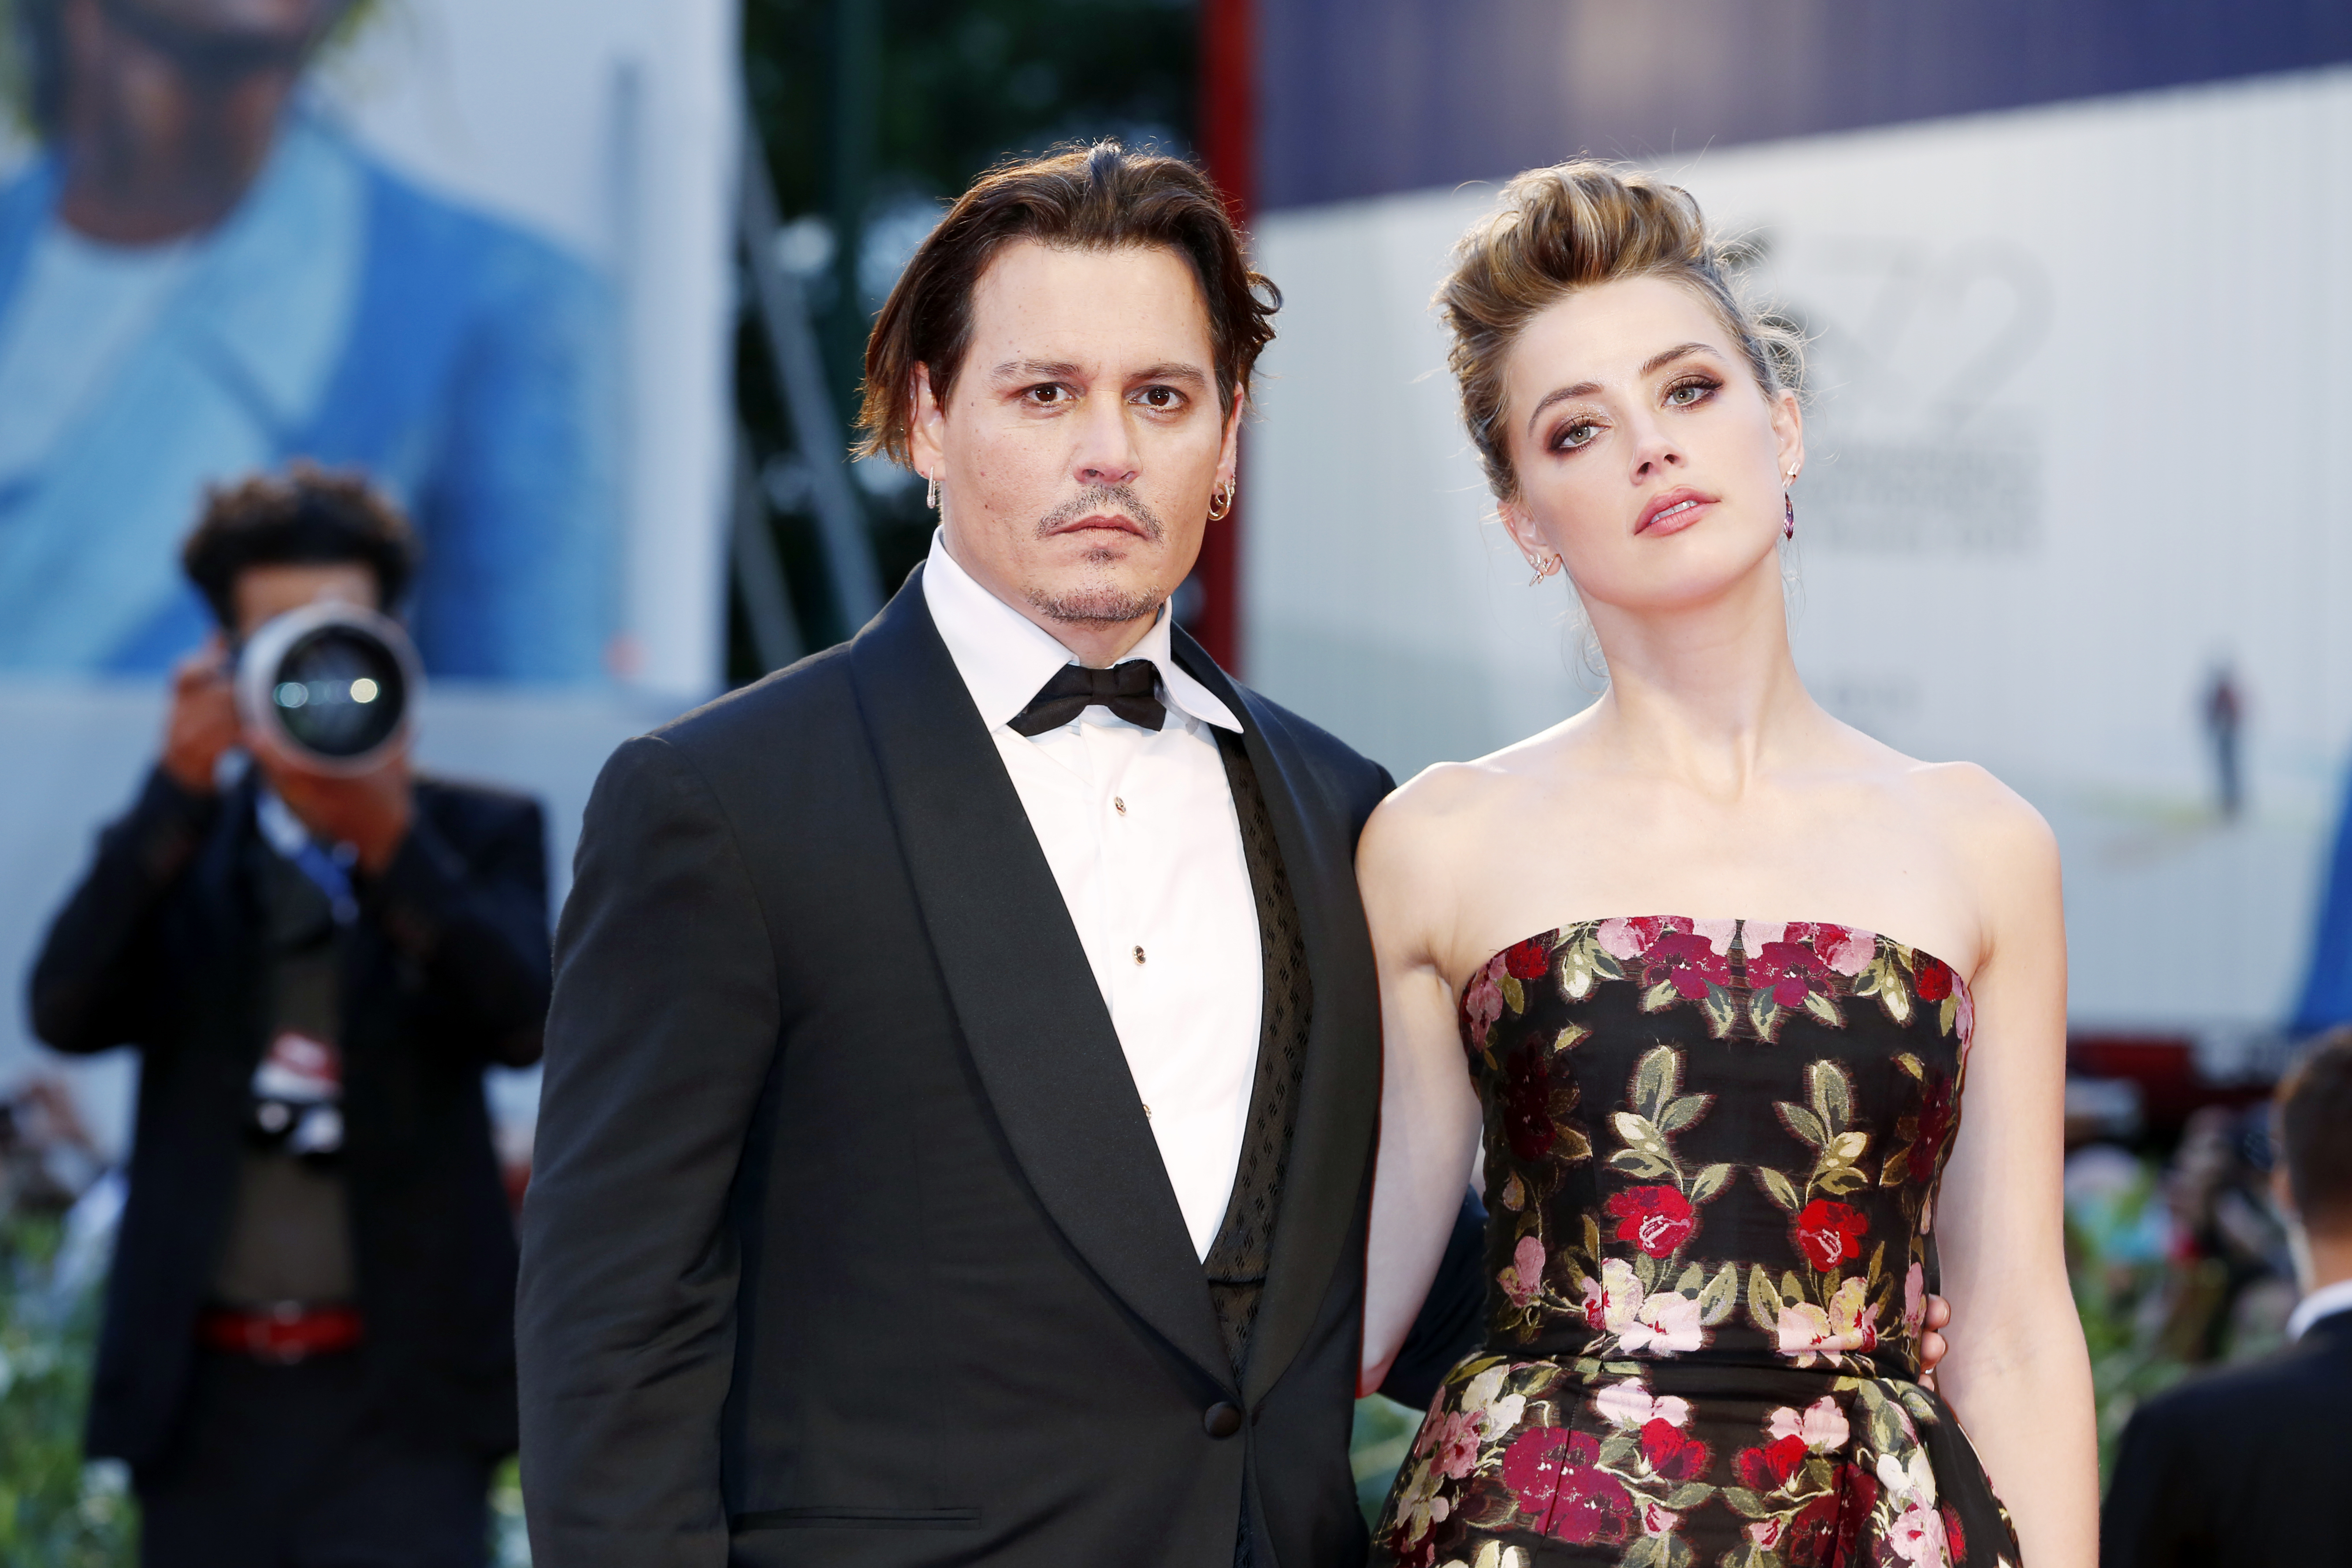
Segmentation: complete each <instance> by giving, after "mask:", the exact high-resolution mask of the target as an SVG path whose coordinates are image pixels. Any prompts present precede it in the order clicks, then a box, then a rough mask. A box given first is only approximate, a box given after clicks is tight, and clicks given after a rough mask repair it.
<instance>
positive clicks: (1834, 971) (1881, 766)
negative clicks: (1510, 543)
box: [1359, 163, 2097, 1568]
mask: <svg viewBox="0 0 2352 1568" xmlns="http://www.w3.org/2000/svg"><path fill="white" fill-rule="evenodd" d="M1440 301H1441V303H1442V305H1443V306H1444V311H1445V314H1446V317H1447V320H1448V323H1449V325H1450V326H1451V327H1452V328H1453V330H1454V342H1455V347H1454V354H1453V365H1454V371H1455V373H1456V375H1457V377H1458V378H1459V379H1460V381H1461V384H1462V390H1463V400H1464V405H1465V418H1466V422H1467V423H1468V425H1469V426H1470V431H1471V435H1472V437H1473V440H1474V442H1475V444H1476V446H1477V447H1478V449H1479V452H1480V454H1481V456H1482V458H1484V459H1485V462H1486V469H1487V474H1488V478H1489V480H1490V482H1491V483H1492V484H1493V486H1494V489H1495V491H1496V496H1497V498H1498V499H1499V500H1500V501H1501V503H1502V504H1501V514H1502V520H1503V521H1504V523H1505V525H1506V526H1507V529H1508V530H1509V532H1510V534H1511V536H1512V538H1513V540H1514V542H1517V544H1518V546H1519V547H1520V549H1521V551H1522V552H1524V553H1525V554H1526V555H1527V557H1528V561H1529V563H1530V564H1531V565H1532V566H1533V568H1534V572H1535V581H1536V582H1537V583H1538V584H1540V583H1541V582H1542V581H1543V580H1544V579H1545V578H1546V577H1548V576H1549V575H1550V574H1551V573H1552V571H1553V570H1554V569H1556V568H1559V567H1562V566H1564V567H1565V569H1566V572H1567V574H1568V575H1569V576H1570V578H1571V579H1572V581H1573V583H1574V584H1575V586H1576V588H1577V589H1578V591H1579V595H1580V599H1581V601H1582V603H1583V605H1584V608H1585V610H1586V612H1587V614H1588V615H1589V616H1590V617H1591V627H1592V631H1593V633H1594V634H1595V636H1596V637H1597V638H1598V641H1599V645H1600V652H1601V654H1602V656H1603V657H1604V658H1606V660H1607V665H1608V673H1609V677H1610V685H1609V688H1608V689H1607V691H1606V692H1605V693H1604V694H1603V695H1602V697H1601V700H1599V701H1598V702H1596V703H1595V704H1593V705H1592V706H1591V708H1590V709H1588V710H1585V711H1584V712H1582V713H1580V714H1579V715H1577V716H1576V717H1574V718H1572V719H1570V720H1569V721H1566V722H1564V723H1562V724H1560V725H1559V726H1557V727H1555V728H1554V729H1552V730H1549V731H1546V732H1544V733H1543V734H1540V735H1538V736H1536V737H1534V738H1533V739H1531V740H1529V741H1527V742H1522V743H1520V744H1519V745H1517V746H1514V747H1511V748H1508V749H1507V750H1506V751H1503V752H1497V753H1496V754H1494V755H1493V756H1490V757H1487V758H1484V759H1482V760H1480V761H1479V762H1477V763H1468V764H1460V765H1446V766H1441V767H1438V768H1433V769H1431V770H1429V771H1428V772H1427V773H1423V774H1422V775H1421V776H1420V777H1419V778H1417V779H1415V780H1414V781H1412V783H1411V784H1408V785H1406V786H1405V788H1404V789H1402V790H1401V791H1400V792H1398V794H1397V795H1394V796H1392V797H1391V800H1390V801H1389V802H1387V803H1386V804H1384V805H1382V806H1381V810H1380V811H1379V812H1378V813H1376V814H1375V815H1374V816H1373V818H1372V820H1371V822H1370V824H1369V825H1368V826H1367V827H1366V829H1365V833H1364V837H1363V842H1362V845H1361V847H1360V850H1359V871H1360V878H1361V880H1362V883H1363V888H1364V900H1365V909H1366V912H1367V914H1368V916H1369V918H1370V922H1371V929H1372V939H1373V946H1374V950H1375V952H1376V954H1377V955H1378V958H1379V961H1380V967H1381V988H1382V999H1383V1020H1384V1028H1385V1031H1386V1034H1387V1051H1386V1055H1387V1074H1386V1079H1385V1081H1384V1084H1383V1089H1382V1110H1381V1118H1382V1120H1381V1154H1380V1167H1379V1172H1378V1175H1377V1178H1376V1182H1375V1187H1374V1195H1373V1205H1372V1240H1371V1268H1370V1291H1369V1299H1368V1304H1367V1309H1366V1318H1365V1363H1366V1368H1365V1373H1366V1377H1365V1383H1366V1386H1368V1387H1371V1386H1377V1385H1378V1384H1379V1382H1380V1380H1381V1373H1383V1372H1384V1371H1385V1369H1386V1366H1387V1364H1388V1362H1389V1361H1390V1360H1391V1359H1392V1358H1393V1356H1394V1354H1395V1352H1396V1350H1397V1347H1398V1344H1399V1342H1401V1341H1402V1337H1403V1332H1404V1329H1405V1327H1406V1326H1407V1325H1408V1324H1409V1323H1410V1322H1411V1321H1412V1316H1413V1313H1414V1311H1415V1310H1416V1309H1417V1308H1418V1306H1419V1304H1420V1301H1421V1299H1422V1297H1423V1294H1425V1292H1426V1290H1427V1288H1428V1283H1429V1280H1430V1279H1431V1276H1432V1274H1433V1271H1434V1269H1435V1267H1436V1261H1437V1256H1438V1253H1439V1251H1440V1249H1441V1248H1442V1247H1443V1243H1444V1236H1445V1233H1446V1229H1447V1222H1448V1221H1449V1219H1450V1218H1451V1216H1452V1215H1453V1212H1454V1207H1455V1205H1456V1204H1457V1202H1458V1199H1459V1195H1460V1191H1461V1182H1462V1178H1463V1175H1464V1174H1465V1172H1466V1171H1467V1170H1468V1168H1469V1167H1470V1165H1471V1163H1472V1156H1473V1154H1474V1152H1479V1151H1480V1150H1481V1149H1482V1148H1483V1161H1482V1163H1481V1170H1482V1173H1483V1188H1484V1194H1485V1200H1486V1210H1487V1215H1488V1219H1487V1226H1486V1275H1487V1279H1488V1281H1489V1284H1488V1291H1487V1303H1486V1334H1485V1342H1484V1343H1483V1345H1482V1346H1481V1347H1480V1348H1479V1349H1478V1350H1477V1351H1476V1352H1475V1353H1474V1354H1473V1355H1471V1356H1470V1357H1469V1358H1468V1359H1466V1360H1465V1361H1463V1362H1462V1363H1460V1364H1459V1365H1457V1366H1456V1367H1454V1370H1453V1372H1452V1373H1451V1374H1450V1375H1449V1376H1448V1377H1447V1378H1446V1379H1445V1381H1444V1386H1443V1387H1442V1388H1441V1389H1440V1391H1439V1393H1438V1395H1437V1398H1436V1400H1435V1402H1434V1403H1433V1405H1432V1407H1431V1409H1430V1412H1429V1414H1428V1415H1427V1417H1426V1418H1425V1420H1424V1421H1423V1425H1422V1427H1421V1430H1420V1432H1419V1435H1418V1436H1417V1437H1416V1439H1415V1441H1414V1443H1413V1446H1412V1451H1411V1453H1410V1456H1409V1457H1408V1458H1406V1460H1405V1462H1404V1464H1403V1467H1402V1469H1401V1470H1400V1471H1399V1473H1398V1476H1397V1479H1396V1483H1395V1487H1394V1489H1393V1490H1392V1491H1391V1494H1390V1497H1389V1500H1388V1506H1387V1508H1386V1510H1384V1511H1383V1513H1382V1516H1381V1520H1380V1521H1379V1523H1378V1525H1377V1527H1376V1529H1375V1531H1374V1538H1373V1558H1374V1561H1375V1562H1376V1563H1384V1564H1386V1563H1394V1564H1403V1565H1408V1568H1547V1565H1549V1564H1556V1563H1557V1564H1565V1563H1623V1564H1633V1565H1639V1568H1695V1565H1702V1564H1704V1565H1709V1568H1824V1565H1839V1568H1845V1565H1857V1568H1858V1565H1863V1564H1871V1565H1898V1564H1899V1565H1902V1568H1994V1565H1996V1564H2001V1565H2007V1568H2019V1565H2021V1564H2025V1563H2031V1564H2032V1568H2092V1564H2093V1563H2094V1561H2095V1555H2096V1527H2095V1510H2096V1495H2097V1494H2096V1460H2095V1436H2094V1432H2093V1426H2092V1420H2091V1407H2090V1387H2089V1372H2088V1365H2087V1360H2086V1358H2085V1356H2084V1349H2083V1341H2082V1335H2081V1330H2080V1327H2079V1325H2078V1324H2077V1322H2076V1321H2075V1318H2074V1311H2073V1303H2072V1300H2071V1298H2070V1296H2069V1294H2068V1290H2067V1286H2066V1279H2065V1271H2064V1261H2063V1244H2062V1240H2061V1237H2062V1222H2061V1218H2060V1194H2059V1170H2060V1162H2061V1158H2062V1148H2061V1142H2062V1139H2061V1131H2062V1111H2061V1103H2062V1099H2063V1042H2064V984H2065V979H2064V965H2065V956H2064V934H2063V921H2062V920H2061V917H2060V912H2059V900H2058V886H2057V884H2058V878H2057V866H2056V857H2055V851H2054V848H2053V846H2052V844H2051V841H2050V837H2049V833H2048V829H2047V828H2046V827H2045V826H2042V823H2041V820H2040V818H2039V817H2038V816H2035V815H2034V814H2033V813H2032V810H2031V808H2030V807H2027V806H2026V805H2024V804H2023V803H2022V802H2021V801H2019V800H2018V799H2017V798H2016V797H2015V796H2014V795H2011V794H2009V792H2008V791H2006V790H2004V789H2003V788H2002V787H2001V786H2000V784H1998V783H1997V782H1996V781H1994V780H1993V779H1992V778H1991V777H1990V775H1989V774H1986V773H1983V772H1982V771H1981V770H1979V769H1975V768H1972V767H1969V766H1967V765H1966V764H1948V765H1942V766H1930V765H1927V764H1924V763H1916V762H1913V761H1912V760H1911V759H1909V758H1907V757H1904V756H1902V755H1900V754H1898V753H1896V752H1893V751H1892V750H1890V749H1889V748H1887V747H1885V746H1884V745H1881V744H1879V743H1878V742H1875V741H1873V740H1871V739H1869V738H1868V737H1866V736H1863V735H1861V734H1858V733H1856V732H1855V731H1853V730H1851V729H1848V728H1846V727H1845V726H1843V725H1842V724H1840V723H1838V722H1837V721H1835V720H1833V719H1832V718H1830V717H1829V715H1828V714H1826V713H1825V712H1823V711H1822V710H1821V709H1820V708H1819V707H1818V706H1817V705H1815V704H1814V703H1813V701H1812V700H1811V698H1810V697H1809V696H1807V695H1806V693H1805V691H1804V689H1803V686H1802V684H1801V681H1800V680H1799V679H1798V676H1797V672H1796V668H1795V665H1794V662H1793V659H1792V658H1791V657H1790V649H1789V642H1788V633H1787V623H1786V619H1785V616H1784V612H1783V608H1782V603H1781V595H1782V592H1783V589H1782V575H1781V574H1782V571H1783V561H1782V559H1781V551H1780V548H1777V547H1780V546H1781V545H1782V542H1783V540H1784V539H1785V538H1786V537H1788V536H1790V535H1792V534H1793V531H1794V519H1795V507H1794V500H1793V497H1792V495H1791V494H1790V489H1789V487H1791V486H1793V484H1794V482H1795V479H1796V475H1797V471H1798V470H1799V468H1801V466H1802V462H1803V456H1804V447H1803V431H1802V420H1801V411H1800V408H1799V405H1798V402H1797V399H1796V397H1795V396H1794V395H1793V393H1792V392H1791V391H1790V388H1789V386H1788V382H1789V381H1790V379H1791V378H1792V370H1793V365H1794V363H1795V359H1794V354H1793V353H1792V352H1790V351H1791V350H1792V349H1793V347H1794V344H1793V342H1790V340H1787V339H1785V338H1784V339H1783V340H1782V341H1781V342H1780V346H1779V347H1777V348H1776V346H1775V345H1774V343H1773V342H1772V341H1771V332H1770V331H1769V329H1768V328H1767V327H1766V326H1765V325H1764V324H1762V323H1760V322H1759V321H1758V319H1757V318H1756V317H1755V316H1754V315H1753V314H1752V313H1750V312H1749V311H1748V310H1747V309H1746V308H1745V307H1744V306H1743V305H1742V303H1741V302H1740V300H1738V297H1737V296H1736V294H1735V293H1734V292H1733V291H1732V290H1731V289H1729V288H1728V287H1727V284H1726V281H1725V277H1724V272H1723V267H1722V263H1721V259H1720V257H1719V255H1718V253H1717V251H1716V250H1715V249H1714V248H1713V247H1712V246H1711V244H1710V242H1709V241H1708V240H1707V239H1706V235H1705V232H1704V228H1703V225H1702V223H1701V220H1700V218H1699V216H1698V212H1697V209H1696V205H1695V204H1693V203H1692V202H1691V201H1690V199H1689V197H1688V196H1687V195H1685V194H1683V193H1682V192H1680V191H1678V190H1675V188H1674V187H1672V186H1667V185H1664V184H1659V183H1657V182H1655V181H1653V180H1650V179H1648V178H1646V177H1644V176H1641V175H1636V174H1622V173H1620V172H1618V171H1616V170H1613V169H1612V168H1609V167H1607V166H1605V165H1601V164H1597V163H1576V164H1570V165H1564V166H1562V167H1561V168H1559V169H1552V170H1542V171H1537V172H1535V173H1533V174H1527V175H1523V176H1521V177H1520V178H1519V179H1518V180H1517V181H1515V182H1514V183H1513V184H1512V185H1511V186H1510V187H1509V188H1508V189H1507V191H1506V192H1505V194H1504V197H1503V201H1502V205H1501V209H1500V211H1499V213H1498V214H1497V215H1496V216H1495V217H1494V218H1492V219H1490V220H1489V221H1488V222H1486V223H1485V224H1482V225H1481V226H1479V227H1477V228H1475V229H1474V230H1473V231H1472V232H1471V234H1470V235H1469V236H1468V237H1466V238H1465V240H1464V242H1463V244H1462V246H1461V247H1460V248H1459V250H1457V253H1456V267H1455V270H1454V275H1453V277H1452V278H1451V279H1449V281H1448V283H1447V285H1446V287H1445V289H1444V290H1443V291H1442V292H1441V294H1440ZM1922 592H1923V593H1925V592H1928V590H1926V589H1924V588H1923V589H1922ZM1643 910H1684V911H1687V912H1685V913H1680V914H1659V913H1643V912H1639V911H1643ZM1738 916H1748V917H1750V918H1745V919H1742V918H1735V917H1738ZM1820 916H1832V917H1835V918H1834V920H1833V921H1832V920H1822V919H1820V918H1792V917H1820ZM1530 931H1537V932H1539V933H1540V934H1535V935H1529V934H1528V932H1530ZM1890 933H1899V935H1898V934H1890ZM1915 941H1916V942H1920V943H1922V944H1924V945H1920V946H1914V945H1911V942H1915ZM1964 1082H1966V1083H1969V1084H1970V1085H1972V1086H1973V1098H1972V1100H1971V1103H1970V1106H1969V1118H1968V1121H1967V1125H1968V1128H1969V1131H1968V1135H1967V1136H1966V1137H1965V1138H1963V1137H1962V1136H1961V1135H1960V1129H1961V1126H1962V1116H1961V1098H1962V1096H1961V1090H1962V1087H1963V1084H1964ZM1934 1292H1940V1293H1942V1294H1943V1295H1945V1296H1947V1297H1948V1298H1949V1300H1951V1302H1952V1305H1953V1318H1952V1324H1951V1328H1950V1330H1949V1339H1950V1348H1949V1350H1948V1353H1947V1355H1946V1358H1945V1360H1944V1362H1943V1363H1942V1364H1941V1366H1940V1367H1939V1368H1938V1370H1937V1386H1934V1387H1931V1386H1929V1385H1928V1384H1927V1381H1926V1380H1924V1379H1923V1378H1922V1375H1921V1373H1920V1344H1921V1340H1922V1336H1923V1334H1924V1332H1925V1331H1926V1323H1925V1321H1924V1318H1925V1310H1926V1302H1927V1297H1928V1296H1929V1295H1930V1293H1934ZM1939 1389H1940V1392H1939ZM1963 1418H1965V1421H1966V1425H1967V1430H1966V1431H1965V1432H1964V1431H1963V1429H1962V1422H1963ZM1972 1437H1973V1438H1974V1439H1975V1441H1974V1442H1972V1441H1971V1438H1972ZM1996 1488H1998V1490H1996ZM2012 1515H2013V1516H2014V1517H2013V1518H2012Z"/></svg>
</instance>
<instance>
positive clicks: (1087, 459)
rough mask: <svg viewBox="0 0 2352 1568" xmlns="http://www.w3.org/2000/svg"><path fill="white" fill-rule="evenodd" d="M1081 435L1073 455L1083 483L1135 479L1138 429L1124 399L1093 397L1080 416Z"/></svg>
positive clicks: (1100, 483) (1120, 481)
mask: <svg viewBox="0 0 2352 1568" xmlns="http://www.w3.org/2000/svg"><path fill="white" fill-rule="evenodd" d="M1077 437H1078V443H1077V450H1076V452H1075V453H1074V454H1072V456H1073V458H1074V462H1073V467H1074V468H1076V474H1077V479H1078V482H1079V483H1080V484H1087V485H1124V484H1131V483H1133V482H1134V480H1135V476H1136V472H1137V469H1138V467H1139V463H1138V458H1137V454H1136V449H1135V432H1134V429H1133V427H1132V426H1131V425H1130V424H1129V421H1128V417H1127V405H1126V404H1125V402H1124V401H1123V400H1121V399H1119V398H1118V397H1115V396H1114V397H1095V398H1089V399H1088V400H1087V405H1086V406H1085V407H1084V408H1083V409H1082V410H1081V411H1080V413H1079V416H1078V430H1077Z"/></svg>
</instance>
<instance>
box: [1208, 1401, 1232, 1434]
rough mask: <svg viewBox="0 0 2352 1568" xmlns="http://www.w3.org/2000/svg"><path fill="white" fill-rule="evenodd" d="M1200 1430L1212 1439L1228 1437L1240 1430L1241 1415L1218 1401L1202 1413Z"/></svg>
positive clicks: (1230, 1406)
mask: <svg viewBox="0 0 2352 1568" xmlns="http://www.w3.org/2000/svg"><path fill="white" fill-rule="evenodd" d="M1201 1428H1202V1430H1203V1431H1205V1432H1206V1433H1208V1435H1209V1436H1212V1437H1230V1436H1233V1435H1234V1433H1236V1432H1238V1431H1240V1430H1241V1429H1242V1413H1241V1412H1240V1411H1239V1410H1237V1409H1235V1408H1234V1406H1232V1405H1228V1404H1226V1403H1225V1402H1224V1401H1223V1400H1222V1399H1220V1400H1219V1401H1217V1403H1215V1404H1214V1405H1210V1406H1209V1408H1208V1409H1207V1410H1205V1411H1203V1412H1202V1415H1201Z"/></svg>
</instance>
